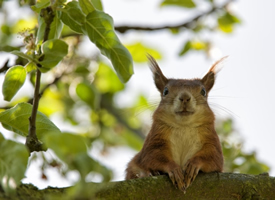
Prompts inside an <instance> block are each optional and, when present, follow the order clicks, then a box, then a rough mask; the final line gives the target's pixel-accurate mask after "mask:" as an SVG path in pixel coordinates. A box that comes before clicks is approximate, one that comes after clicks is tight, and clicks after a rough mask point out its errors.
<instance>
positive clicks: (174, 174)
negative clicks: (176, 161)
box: [168, 166, 186, 192]
mask: <svg viewBox="0 0 275 200" xmlns="http://www.w3.org/2000/svg"><path fill="white" fill-rule="evenodd" d="M168 175H169V178H170V179H171V181H172V183H173V185H174V186H176V187H177V188H179V189H180V190H182V191H183V192H185V189H186V187H185V183H184V176H183V171H182V169H181V168H180V167H179V166H178V167H176V168H174V169H172V170H171V171H169V172H168Z"/></svg>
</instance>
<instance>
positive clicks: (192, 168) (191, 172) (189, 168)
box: [184, 160, 200, 188]
mask: <svg viewBox="0 0 275 200" xmlns="http://www.w3.org/2000/svg"><path fill="white" fill-rule="evenodd" d="M199 170H200V168H199V167H198V165H197V164H196V162H195V161H192V160H190V161H187V163H186V164H185V166H184V181H185V184H186V188H188V187H189V186H190V185H191V183H192V182H193V181H194V180H195V178H196V176H197V175H198V173H199Z"/></svg>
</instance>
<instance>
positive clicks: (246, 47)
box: [0, 0, 275, 187]
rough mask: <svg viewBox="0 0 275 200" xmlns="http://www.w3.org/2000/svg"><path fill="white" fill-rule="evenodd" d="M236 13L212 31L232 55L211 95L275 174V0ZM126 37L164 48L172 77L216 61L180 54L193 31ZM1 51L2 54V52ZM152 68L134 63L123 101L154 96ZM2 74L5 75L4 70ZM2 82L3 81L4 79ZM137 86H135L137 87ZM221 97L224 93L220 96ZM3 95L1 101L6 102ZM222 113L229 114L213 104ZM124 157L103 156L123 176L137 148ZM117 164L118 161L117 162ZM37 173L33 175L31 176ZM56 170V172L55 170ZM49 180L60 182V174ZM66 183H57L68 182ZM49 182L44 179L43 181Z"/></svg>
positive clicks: (127, 8)
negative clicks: (225, 30)
mask: <svg viewBox="0 0 275 200" xmlns="http://www.w3.org/2000/svg"><path fill="white" fill-rule="evenodd" d="M102 1H103V4H104V9H105V12H107V13H108V14H110V15H111V16H112V17H113V19H114V21H115V24H116V25H123V24H130V23H131V24H132V25H136V24H147V25H163V24H173V23H178V22H182V21H185V20H186V17H189V16H188V14H189V13H188V12H187V13H184V12H185V10H182V9H173V8H169V9H167V8H159V7H158V5H159V3H160V2H161V1H160V0H150V1H148V0H135V1H134V0H116V1H114V0H102ZM234 7H236V13H237V14H238V16H239V17H240V18H241V20H242V24H241V25H240V26H238V27H237V28H236V29H235V31H234V33H233V34H231V35H225V34H220V33H218V34H215V35H211V38H212V39H213V41H214V43H215V45H216V46H217V47H218V48H220V50H221V52H222V54H221V55H229V56H230V57H229V58H228V60H227V61H226V62H225V65H224V68H223V69H222V70H221V72H220V73H219V74H218V79H217V82H216V84H215V86H214V89H213V91H212V92H211V94H210V96H212V97H217V98H213V99H212V98H211V99H210V101H211V102H215V103H217V104H219V105H221V106H223V107H225V108H226V109H228V110H229V111H230V113H233V114H232V115H229V117H233V119H234V122H235V127H236V129H237V130H238V131H239V132H240V134H241V136H242V138H243V140H244V142H245V148H246V149H247V150H249V151H250V150H256V151H257V155H258V157H259V158H260V160H261V161H264V162H266V163H267V164H268V165H269V166H270V167H271V173H270V174H271V175H273V176H274V175H275V159H274V155H273V152H274V151H275V147H274V139H275V136H274V135H275V134H274V128H273V124H272V123H275V122H274V113H275V105H274V99H275V98H274V97H275V96H274V93H273V90H274V88H273V87H274V85H275V79H274V78H273V76H274V74H275V68H274V62H273V59H274V58H275V54H274V46H275V39H274V35H275V26H274V19H275V12H274V8H275V1H272V0H262V1H256V0H250V1H236V2H235V3H234ZM119 36H120V38H121V40H122V42H123V43H128V42H133V41H143V42H144V43H146V44H149V45H150V46H152V47H155V48H157V49H159V50H160V51H161V52H162V54H163V56H164V59H163V60H161V61H159V64H160V66H161V68H162V70H163V72H164V74H165V75H166V76H167V77H175V78H194V77H202V76H203V75H204V74H205V72H206V71H207V70H208V68H209V67H210V65H211V64H212V62H213V61H210V60H208V59H206V58H205V56H204V55H203V54H200V53H191V54H189V55H188V56H185V57H183V58H180V57H178V56H177V53H178V52H179V50H180V48H181V47H182V44H183V42H184V41H185V40H186V37H187V36H188V34H185V33H184V34H180V35H177V36H174V35H171V34H170V32H168V31H160V32H154V33H147V32H138V33H137V32H129V33H126V34H124V35H119ZM0 57H1V55H0ZM151 77H152V76H151V72H150V71H149V68H147V67H146V66H145V65H144V66H141V65H135V74H134V76H133V77H132V78H131V80H130V81H129V83H127V87H128V89H127V90H126V92H124V93H123V94H121V95H120V96H119V98H120V99H119V100H120V101H122V102H125V103H127V102H130V101H132V100H133V99H134V98H135V97H136V96H135V95H136V94H137V93H136V92H139V93H140V92H142V93H145V94H146V95H147V96H148V97H149V98H150V99H153V98H154V99H155V97H156V96H158V93H157V91H156V89H155V86H154V84H153V80H152V78H151ZM1 78H2V76H1ZM1 82H2V81H1ZM133 91H134V92H133ZM221 97H222V98H221ZM1 101H2V100H0V104H1ZM214 111H215V112H216V114H217V117H225V116H228V113H225V112H224V111H222V110H221V109H219V108H215V107H214ZM117 152H118V153H119V154H120V155H122V154H123V152H124V154H123V155H122V156H120V157H119V158H117V157H115V156H114V155H113V154H111V155H109V156H108V157H107V158H105V159H104V161H103V162H104V163H105V164H106V165H108V166H112V167H113V168H114V170H115V171H116V177H115V180H122V179H123V178H124V175H123V172H124V170H125V165H126V163H127V162H128V161H129V159H130V158H131V157H132V155H133V153H134V152H133V151H130V150H129V149H125V148H119V149H118V150H117ZM114 164H115V165H114ZM32 174H33V176H31V175H32ZM27 176H28V177H29V181H31V182H36V179H37V178H39V174H35V173H33V171H29V172H28V173H27ZM53 176H55V175H53ZM47 184H50V185H52V186H55V185H56V184H57V182H56V180H55V178H53V179H51V181H50V182H48V183H47ZM66 184H67V183H64V184H60V183H59V185H58V186H65V185H66ZM40 186H41V187H42V186H45V184H41V185H40Z"/></svg>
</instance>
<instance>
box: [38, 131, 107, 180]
mask: <svg viewBox="0 0 275 200" xmlns="http://www.w3.org/2000/svg"><path fill="white" fill-rule="evenodd" d="M43 140H44V142H45V144H46V146H47V147H49V148H51V149H52V150H53V151H54V152H55V153H56V155H57V156H58V157H59V158H60V159H61V160H62V161H64V162H65V163H66V164H67V165H68V167H69V168H70V169H71V170H75V169H76V170H78V171H79V173H80V175H81V177H82V178H85V176H86V175H87V174H88V173H90V172H91V171H96V172H99V173H102V174H103V175H104V174H108V173H107V172H109V170H107V169H106V168H105V167H103V166H102V165H100V164H99V163H98V162H96V161H95V160H93V159H92V158H91V157H90V156H89V155H88V154H87V144H86V141H85V138H84V137H82V136H80V135H75V134H70V133H62V134H54V133H49V134H47V135H45V136H44V137H43ZM106 178H107V177H106Z"/></svg>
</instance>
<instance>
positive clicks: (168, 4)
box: [161, 0, 196, 8]
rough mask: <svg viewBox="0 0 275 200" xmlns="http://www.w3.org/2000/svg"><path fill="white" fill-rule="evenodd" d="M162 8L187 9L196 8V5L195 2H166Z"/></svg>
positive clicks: (181, 0)
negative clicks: (176, 7)
mask: <svg viewBox="0 0 275 200" xmlns="http://www.w3.org/2000/svg"><path fill="white" fill-rule="evenodd" d="M161 6H180V7H185V8H194V7H196V4H195V3H194V2H193V0H164V1H163V2H162V3H161Z"/></svg>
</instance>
